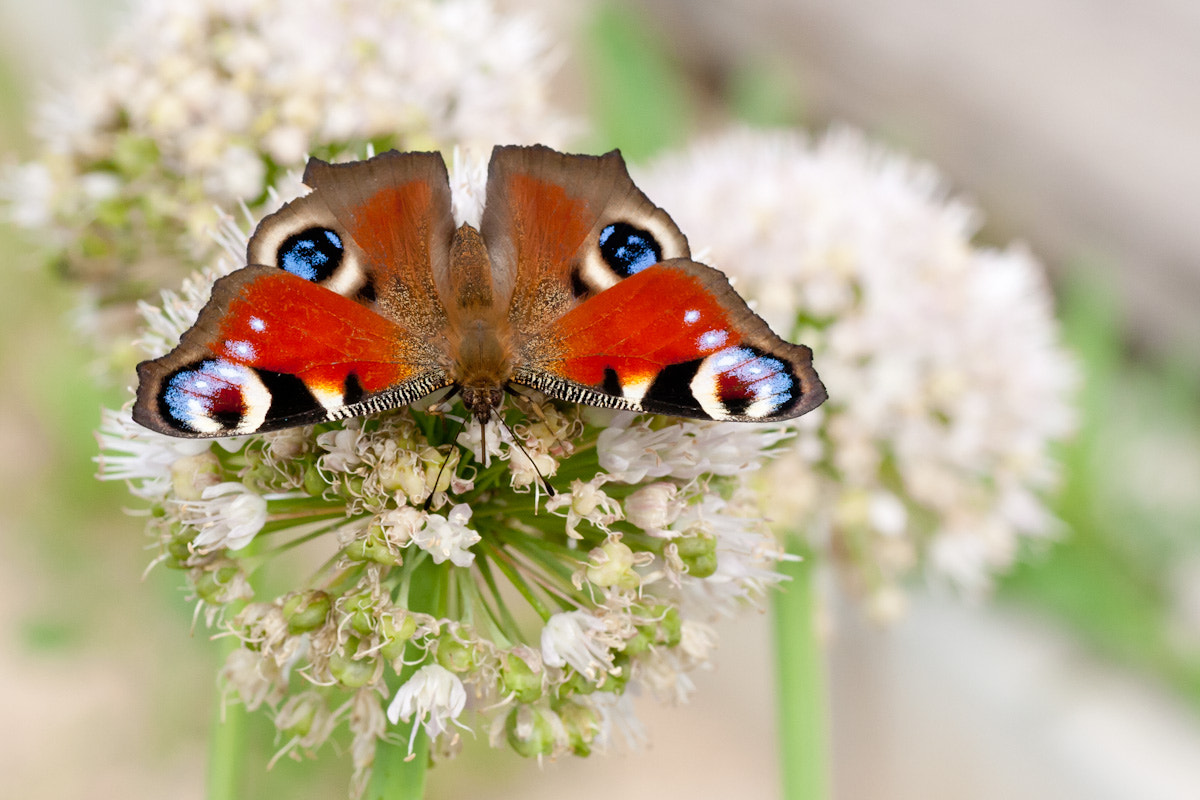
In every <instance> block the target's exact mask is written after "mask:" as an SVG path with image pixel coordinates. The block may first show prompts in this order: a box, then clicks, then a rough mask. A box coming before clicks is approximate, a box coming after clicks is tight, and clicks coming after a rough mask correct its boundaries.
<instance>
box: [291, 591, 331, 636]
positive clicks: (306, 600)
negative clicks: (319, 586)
mask: <svg viewBox="0 0 1200 800" xmlns="http://www.w3.org/2000/svg"><path fill="white" fill-rule="evenodd" d="M331 607H332V604H331V603H330V601H329V595H327V594H325V592H322V591H316V590H314V591H307V592H296V593H294V594H290V595H288V596H287V597H286V598H284V601H283V618H284V619H285V620H287V627H288V633H291V634H298V633H307V632H309V631H315V630H316V629H317V628H319V627H321V626H322V625H324V624H325V619H326V617H328V616H329V609H330V608H331Z"/></svg>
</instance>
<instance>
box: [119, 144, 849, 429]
mask: <svg viewBox="0 0 1200 800" xmlns="http://www.w3.org/2000/svg"><path fill="white" fill-rule="evenodd" d="M304 183H305V184H306V185H307V186H309V187H310V188H311V190H312V191H311V192H309V193H308V194H307V195H305V196H303V197H300V198H299V199H297V200H294V201H292V202H290V203H288V204H287V205H285V206H284V207H283V208H281V209H280V210H279V211H276V212H275V213H273V214H271V215H270V216H267V217H265V218H264V219H263V220H262V222H261V223H260V224H259V226H258V228H257V229H256V230H255V232H254V234H253V236H252V237H251V238H250V241H249V245H248V248H247V254H246V263H247V264H248V265H249V266H246V267H243V268H241V269H239V270H236V271H234V272H232V273H230V274H229V275H227V276H225V277H223V278H221V279H219V280H218V281H216V283H215V284H214V285H213V289H212V297H211V299H210V300H209V301H208V303H207V305H205V306H204V308H203V309H202V310H201V312H200V315H199V317H198V319H197V320H196V323H195V325H194V326H193V327H192V328H191V329H189V330H188V331H187V332H185V333H184V334H183V336H182V337H181V339H180V342H179V345H178V346H177V347H176V348H175V349H174V350H172V351H171V352H169V353H167V354H166V355H165V356H163V357H161V358H157V359H154V360H150V361H143V362H142V363H141V364H139V365H138V367H137V372H138V390H137V399H136V402H135V405H134V407H133V418H134V419H135V420H136V421H137V422H139V423H140V424H142V425H144V426H145V427H147V428H150V429H152V430H155V431H159V432H161V433H165V434H169V435H172V436H183V437H215V436H233V435H241V434H251V433H258V432H263V431H271V430H277V429H280V428H287V427H292V426H297V425H309V424H313V423H319V422H324V421H328V420H338V419H345V418H348V417H354V416H359V415H363V414H370V413H374V412H379V411H384V410H388V409H394V408H397V407H400V406H404V405H408V404H410V403H412V402H414V401H416V400H418V399H420V398H422V397H425V396H426V395H429V394H431V393H433V392H436V391H438V390H440V389H444V388H446V387H452V391H453V392H456V393H457V394H458V396H459V397H461V399H462V402H463V404H464V406H465V407H466V408H467V410H468V411H469V412H470V413H471V414H472V415H473V416H474V417H475V418H476V419H478V420H479V421H480V422H481V423H486V422H487V421H488V420H489V419H490V418H491V417H492V416H493V415H494V414H496V413H497V411H498V409H499V408H500V406H501V405H502V403H503V400H504V395H505V392H506V391H515V389H514V388H513V387H527V388H529V389H533V390H536V391H537V392H540V393H542V394H544V395H546V396H548V397H551V398H555V399H558V400H564V401H569V402H572V403H582V404H586V405H591V406H599V407H602V408H611V409H625V410H630V411H640V412H649V413H654V414H667V415H671V416H676V417H690V418H699V419H713V420H734V421H743V422H769V421H777V420H784V419H789V418H792V417H796V416H799V415H800V414H804V413H805V412H807V411H811V410H812V409H814V408H816V407H817V406H818V405H820V404H821V402H822V401H824V400H825V397H826V394H825V389H824V387H823V386H822V384H821V381H820V379H819V378H818V377H817V374H816V372H815V371H814V370H813V367H812V351H811V350H810V349H809V348H808V347H805V346H803V345H795V344H789V343H788V342H786V341H784V340H783V339H781V338H779V337H778V336H776V335H775V334H774V333H772V332H771V330H770V328H768V327H767V325H766V323H765V322H763V320H762V319H760V318H759V317H758V316H756V315H755V314H754V312H752V311H751V310H750V308H749V307H748V306H747V305H746V302H745V301H744V300H742V298H741V297H739V296H738V294H737V293H736V292H735V291H734V290H733V288H732V287H731V286H730V284H729V281H728V280H727V279H726V278H725V276H724V275H723V274H721V273H720V272H718V271H717V270H715V269H713V268H711V267H707V266H704V265H703V264H698V263H696V262H694V261H691V260H690V258H689V255H690V253H689V250H688V244H687V239H686V238H685V237H684V235H683V234H682V233H681V232H680V230H679V228H677V227H676V225H675V223H674V222H672V221H671V218H670V217H669V216H668V215H667V213H666V212H665V211H663V210H662V209H661V208H658V207H657V206H655V205H654V203H652V202H651V201H650V200H649V199H648V198H647V197H646V196H645V195H644V194H642V192H641V191H640V190H638V188H637V187H636V186H634V184H633V181H632V180H631V179H630V177H629V173H628V171H627V170H626V168H625V162H624V161H623V160H622V158H621V155H620V153H619V151H615V150H614V151H612V152H610V153H608V154H607V155H603V156H587V155H568V154H563V153H559V152H556V151H554V150H551V149H550V148H548V147H544V146H541V145H537V146H533V147H517V146H507V147H497V148H495V149H494V150H493V152H492V156H491V161H490V164H489V167H488V178H487V189H486V197H485V204H484V209H483V215H482V220H481V222H480V226H479V228H478V229H476V228H474V227H472V226H470V225H466V224H464V225H456V224H455V220H454V215H453V213H452V208H451V195H450V184H449V177H448V173H447V171H446V165H445V162H444V161H443V160H442V157H441V155H440V154H438V153H399V152H396V151H390V152H387V153H382V154H380V155H377V156H374V157H373V158H370V159H367V160H365V161H358V162H352V163H347V164H329V163H326V162H324V161H321V160H319V159H315V158H314V159H311V160H310V161H309V162H308V165H307V167H306V169H305V171H304ZM731 201H732V199H731ZM731 213H736V208H735V207H734V203H733V202H731Z"/></svg>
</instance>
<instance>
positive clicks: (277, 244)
mask: <svg viewBox="0 0 1200 800" xmlns="http://www.w3.org/2000/svg"><path fill="white" fill-rule="evenodd" d="M304 183H305V184H306V185H308V186H310V187H311V188H312V190H313V191H312V192H310V193H309V194H307V195H305V196H304V197H301V198H299V199H297V200H293V201H292V202H290V203H288V204H287V205H285V206H284V207H283V208H281V209H280V210H279V211H277V212H275V213H274V214H271V215H270V216H268V217H266V218H264V219H263V221H262V222H261V223H260V224H259V226H258V229H257V230H256V231H255V233H254V235H253V236H252V237H251V239H250V243H249V246H248V247H247V253H246V257H247V262H246V263H248V264H262V265H267V266H275V267H279V268H281V269H284V270H286V271H289V272H292V273H293V274H295V275H297V276H299V277H301V278H304V279H305V280H307V281H310V282H312V283H315V284H317V285H319V286H322V287H324V288H326V289H329V290H331V291H333V292H336V293H338V294H341V295H343V296H345V297H349V298H351V299H353V300H355V301H356V302H358V303H360V304H362V305H366V306H367V307H369V308H372V309H373V310H375V311H376V312H378V313H379V314H382V315H383V316H385V317H388V318H389V319H391V320H392V321H394V322H397V323H399V324H401V325H402V326H403V327H404V328H406V329H407V330H409V331H411V332H412V333H413V334H414V335H416V336H418V337H421V338H424V339H426V340H428V339H429V338H430V337H433V336H435V335H436V334H438V333H440V332H441V330H442V329H443V328H444V327H445V313H444V311H443V306H442V303H441V301H440V299H439V293H438V285H439V284H441V285H444V284H445V276H446V275H447V274H448V272H449V269H450V265H449V252H450V251H449V248H450V241H451V238H452V237H453V235H454V217H453V214H452V213H451V204H450V184H449V178H448V176H447V173H446V164H445V162H444V161H443V160H442V157H441V155H440V154H438V153H398V152H395V151H389V152H386V153H381V154H380V155H377V156H375V157H373V158H370V159H367V160H366V161H356V162H352V163H348V164H327V163H326V162H324V161H321V160H320V159H316V158H314V159H310V160H309V162H308V166H307V168H306V169H305V170H304Z"/></svg>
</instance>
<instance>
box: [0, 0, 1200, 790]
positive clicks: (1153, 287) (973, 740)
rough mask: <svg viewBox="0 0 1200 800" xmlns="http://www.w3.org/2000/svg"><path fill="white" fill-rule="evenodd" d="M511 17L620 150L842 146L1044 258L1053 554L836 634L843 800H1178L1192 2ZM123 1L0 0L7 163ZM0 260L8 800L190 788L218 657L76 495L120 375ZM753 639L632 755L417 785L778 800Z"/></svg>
mask: <svg viewBox="0 0 1200 800" xmlns="http://www.w3.org/2000/svg"><path fill="white" fill-rule="evenodd" d="M506 5H509V6H518V5H519V6H521V7H526V6H529V5H531V4H528V3H521V4H518V3H516V2H509V3H507V4H506ZM532 5H533V6H534V7H537V8H539V9H540V10H541V11H542V12H543V13H544V14H545V15H546V19H547V24H548V25H550V26H551V27H552V28H553V29H554V31H555V34H556V36H557V38H559V39H560V40H561V41H562V42H564V54H565V56H566V58H565V67H564V70H563V74H562V76H561V78H560V79H559V83H560V86H559V96H560V98H561V99H562V101H563V102H565V103H567V104H569V105H571V106H572V107H573V108H574V109H575V110H576V111H577V112H578V113H580V114H581V115H585V116H586V117H587V118H588V119H589V121H590V122H591V123H592V124H593V125H594V126H595V128H596V129H597V130H598V131H599V134H598V135H599V136H600V138H602V139H603V140H604V141H605V142H612V141H616V142H619V143H620V144H621V146H622V148H623V150H624V151H625V152H626V154H627V156H630V157H631V158H633V159H639V158H644V157H646V156H648V155H650V154H652V153H654V152H656V151H658V150H660V149H662V148H664V147H667V146H671V145H675V144H680V143H682V142H683V141H685V140H686V139H687V138H689V137H690V136H692V135H694V134H695V133H696V132H699V131H703V130H706V129H709V128H712V127H714V126H718V125H720V124H721V123H723V122H725V121H727V120H729V119H731V118H738V119H742V120H746V121H749V122H752V123H761V124H790V125H800V126H803V127H805V128H808V129H810V130H814V131H817V130H821V129H823V128H824V127H825V126H826V125H828V124H830V123H831V122H849V123H851V124H854V125H856V126H859V127H862V128H864V129H865V130H867V131H868V132H869V133H871V134H872V135H873V136H875V137H876V138H878V139H881V140H883V141H885V142H888V143H890V144H892V145H893V146H895V147H897V148H898V149H900V150H903V151H906V152H908V153H911V154H912V155H914V156H918V157H921V158H924V159H927V160H929V161H931V162H933V163H934V164H936V165H937V166H938V167H939V168H940V169H941V170H942V171H943V172H944V173H945V174H946V175H947V176H948V178H949V179H950V181H951V182H952V185H953V187H954V189H955V191H960V192H962V193H964V194H966V195H968V196H971V197H974V198H975V199H976V200H977V201H978V203H979V205H980V207H981V208H982V209H983V211H984V212H985V214H986V216H987V227H986V229H985V231H984V234H983V236H982V241H983V242H985V243H986V242H995V243H1005V242H1008V241H1010V240H1011V239H1013V238H1019V239H1022V240H1024V241H1027V242H1028V243H1029V245H1030V246H1031V247H1032V249H1033V250H1034V251H1035V252H1036V253H1038V254H1039V256H1040V257H1041V258H1042V259H1043V260H1044V261H1045V262H1046V264H1047V266H1048V268H1049V269H1050V270H1051V273H1052V278H1053V280H1054V284H1055V288H1056V292H1057V296H1058V301H1059V308H1060V316H1061V318H1062V320H1063V324H1064V328H1065V333H1066V337H1067V339H1068V341H1069V343H1070V344H1071V346H1072V348H1073V349H1074V350H1075V352H1076V353H1077V354H1078V357H1079V359H1080V361H1081V363H1082V365H1083V369H1084V372H1085V374H1086V386H1085V388H1084V389H1083V391H1082V396H1081V406H1082V409H1083V422H1082V427H1081V431H1080V433H1079V435H1078V437H1077V438H1076V440H1075V442H1074V443H1073V444H1072V445H1071V446H1070V447H1069V448H1067V449H1066V450H1065V451H1064V453H1063V459H1064V463H1065V464H1066V467H1067V475H1066V481H1065V487H1064V490H1063V492H1062V494H1061V497H1060V498H1058V500H1057V502H1056V509H1057V511H1058V513H1059V514H1060V516H1061V517H1062V518H1063V519H1064V520H1065V521H1066V523H1067V530H1065V531H1064V533H1063V535H1062V536H1061V538H1060V540H1059V541H1058V542H1056V543H1055V544H1054V545H1053V546H1052V547H1047V548H1045V549H1042V550H1039V551H1037V552H1030V553H1028V554H1027V556H1026V557H1025V558H1024V559H1023V561H1022V563H1021V565H1020V566H1019V567H1018V568H1017V569H1016V570H1015V571H1014V572H1013V573H1012V574H1010V575H1009V576H1007V577H1006V578H1004V579H1003V580H1002V582H1001V585H1000V586H999V588H998V592H997V594H996V597H995V598H994V600H993V601H991V602H989V603H987V604H967V603H964V602H963V601H962V600H961V599H959V598H956V597H952V596H946V595H944V594H940V593H938V592H934V591H931V590H928V589H924V588H922V587H921V586H914V587H913V592H914V594H913V598H914V599H913V603H912V607H911V610H910V613H909V614H908V616H907V617H906V618H904V619H902V620H901V621H899V622H898V623H896V624H895V625H894V626H892V627H891V628H889V629H886V630H880V629H878V628H875V627H873V626H871V625H869V624H868V623H865V622H863V621H862V620H861V619H860V615H859V614H858V613H857V612H856V611H855V610H853V609H851V608H847V609H845V610H844V612H845V613H835V614H834V620H835V622H834V630H833V632H832V636H831V640H830V642H831V648H830V674H831V678H832V697H831V710H832V719H833V753H834V785H835V790H836V796H837V797H838V798H846V799H848V800H874V799H875V798H879V799H880V800H883V798H900V799H905V798H914V799H915V798H922V799H923V800H937V799H940V798H947V800H949V799H951V798H981V799H987V798H1010V797H1014V796H1020V797H1025V798H1052V797H1053V798H1089V799H1091V798H1102V799H1108V798H1112V800H1118V799H1121V798H1139V800H1141V799H1143V798H1155V799H1157V798H1162V799H1163V800H1167V798H1171V799H1172V800H1174V799H1175V798H1179V799H1180V800H1183V798H1195V797H1198V796H1200V403H1198V400H1200V369H1198V367H1200V313H1198V312H1200V225H1198V224H1197V223H1196V211H1195V209H1196V206H1195V205H1193V204H1194V203H1195V202H1196V200H1195V199H1196V198H1197V197H1200V146H1198V144H1197V142H1200V102H1197V94H1196V87H1197V86H1200V10H1198V9H1197V8H1196V7H1195V5H1194V4H1193V3H1189V2H1185V0H1144V2H1141V3H1137V4H1134V3H1122V2H1116V1H1115V0H1110V2H1106V3H1095V2H1082V1H1081V0H1043V1H1042V2H1028V0H1026V1H1025V2H1008V3H996V2H987V0H962V1H961V2H958V3H954V4H939V5H938V7H937V8H936V10H935V9H933V8H932V7H931V6H930V5H929V4H927V3H921V2H917V0H886V2H885V1H884V0H865V1H864V2H858V3H845V4H837V3H822V2H810V0H786V1H785V0H738V1H737V2H736V3H735V2H721V1H720V0H698V1H696V0H693V1H691V2H688V1H686V0H641V1H640V2H625V3H600V4H594V3H587V4H571V6H570V8H567V7H566V5H567V4H561V5H559V4H551V3H534V4H532ZM122 10H123V4H122V3H119V2H114V0H104V1H103V2H95V0H40V2H38V3H36V4H27V3H20V2H16V0H0V156H2V157H4V158H9V157H13V156H16V157H22V156H29V155H31V154H32V152H33V150H32V141H31V139H30V138H29V134H28V128H27V123H28V120H29V117H30V113H31V110H32V108H33V104H34V102H35V100H36V98H37V97H39V96H41V95H43V94H44V93H45V90H46V89H47V88H48V87H51V86H54V85H56V84H59V83H61V82H64V81H66V80H68V78H69V76H70V74H71V71H72V69H80V68H83V67H84V66H85V65H86V63H87V57H88V55H89V54H90V53H93V52H95V51H96V49H97V48H98V47H99V46H100V45H101V44H102V43H103V42H104V41H105V39H106V36H107V35H108V34H109V33H110V32H111V31H112V30H113V28H114V27H115V26H116V25H117V24H118V23H119V20H120V17H121V12H122ZM0 244H2V246H3V250H4V252H6V253H7V254H8V257H7V258H6V259H5V262H4V265H3V266H2V267H0V274H2V275H3V276H4V278H5V280H6V282H7V285H6V287H5V290H4V291H0V376H2V378H3V381H4V387H3V391H0V441H4V442H5V443H6V446H8V447H9V450H8V453H9V456H8V459H7V460H0V548H2V552H3V558H2V559H0V708H2V709H4V711H3V714H4V717H5V721H6V723H7V724H6V725H5V726H4V728H3V731H2V732H0V737H3V745H4V746H3V747H0V794H2V795H4V796H7V797H29V798H43V797H44V798H51V797H55V798H56V797H65V796H89V797H101V798H118V797H119V798H129V797H164V796H170V797H179V798H199V797H202V796H203V776H204V766H205V748H206V741H205V737H206V731H207V730H208V726H209V709H210V707H211V692H212V691H213V690H214V687H215V680H214V675H215V667H216V663H215V655H214V653H213V652H212V648H211V647H210V646H209V645H208V642H207V641H206V637H205V636H204V634H203V633H201V632H197V633H196V634H195V635H189V630H190V615H191V609H190V607H189V606H188V604H187V603H185V602H184V600H183V598H182V595H181V593H180V590H179V588H178V586H179V582H178V581H177V576H175V575H173V574H172V573H170V572H169V571H167V570H156V571H153V572H151V573H149V574H148V575H145V576H143V570H144V568H145V565H146V561H147V556H146V554H145V553H144V552H143V550H142V545H143V543H144V540H143V538H142V532H141V524H140V522H139V521H138V520H136V519H130V518H129V517H128V516H125V515H124V514H123V513H122V509H121V504H122V503H123V502H125V501H126V498H127V494H126V493H125V491H124V490H123V489H122V487H119V486H113V485H101V484H99V483H97V482H95V481H94V480H93V478H92V475H93V472H94V465H93V464H92V463H91V458H92V457H93V455H94V453H95V447H94V443H93V440H92V437H91V431H92V430H93V429H94V428H95V427H96V425H97V424H98V420H99V409H100V407H101V405H104V404H107V405H110V406H116V405H119V404H120V403H121V402H123V400H124V395H123V393H122V390H121V388H122V387H110V388H108V389H98V388H96V386H95V385H94V381H93V380H92V378H91V375H90V372H89V369H90V368H89V360H90V358H91V355H90V353H89V352H87V351H86V348H83V347H81V346H80V344H79V340H78V338H77V337H76V336H75V334H73V332H72V331H71V327H70V322H69V311H70V309H71V305H72V298H71V294H70V292H69V290H68V289H67V288H65V287H64V286H63V285H62V284H61V283H59V282H57V281H56V280H55V278H54V276H53V275H52V274H50V273H49V272H47V271H46V270H45V269H43V268H42V267H41V265H40V263H39V261H38V259H37V258H36V257H35V243H32V242H29V241H28V240H27V239H23V238H22V237H21V236H19V235H18V234H17V233H15V232H14V231H12V230H10V229H8V228H0ZM833 591H834V594H835V596H836V590H833ZM836 605H837V603H836V601H835V606H836ZM837 610H838V609H836V608H835V611H837ZM767 623H768V621H767V620H766V618H765V617H762V618H754V619H750V620H745V619H743V620H741V621H739V623H738V624H737V625H736V626H726V628H725V629H724V630H723V631H722V646H721V649H720V652H719V653H718V656H717V663H718V669H717V670H715V671H714V672H711V673H706V674H702V675H700V676H699V678H698V681H697V682H698V684H699V691H698V692H697V694H696V697H695V699H694V700H693V702H692V703H691V704H690V705H688V706H686V707H683V708H663V707H660V706H658V705H656V704H655V703H653V702H645V703H643V704H642V705H641V713H642V716H643V719H644V720H645V722H646V724H647V727H648V729H649V731H650V734H651V737H652V740H653V744H652V746H651V748H650V749H649V750H648V751H647V752H644V753H640V754H632V755H621V756H615V757H608V758H593V759H591V760H588V761H582V760H566V761H563V762H561V763H558V764H554V765H550V766H547V767H545V768H544V769H543V770H541V771H540V772H539V769H538V767H537V766H536V765H534V764H530V763H524V762H520V761H518V760H517V759H516V758H515V757H513V756H512V755H511V754H510V753H508V752H492V751H489V750H488V749H487V748H486V747H485V746H484V742H483V741H482V740H483V739H485V738H486V736H485V734H482V733H481V734H480V736H479V739H480V740H479V741H477V742H476V743H475V744H472V745H469V746H468V748H469V750H470V751H471V752H469V753H467V754H466V755H465V756H464V757H463V758H461V759H459V760H458V761H456V762H453V763H451V764H447V765H444V766H443V767H441V768H439V769H437V770H435V771H434V772H433V773H432V776H431V790H430V796H431V797H434V798H436V797H452V796H464V795H465V796H471V797H513V796H521V797H528V798H540V797H546V798H549V797H561V796H563V795H568V794H569V795H570V796H572V797H590V796H597V797H599V796H613V793H617V794H618V795H619V796H622V797H629V798H634V797H690V798H709V797H713V798H716V797H728V796H740V797H755V798H758V797H763V798H770V797H774V796H777V792H778V789H777V788H776V787H777V780H776V765H775V754H774V750H773V747H774V740H775V737H774V729H773V726H774V721H773V716H772V714H773V702H774V701H773V697H772V693H771V684H772V676H771V662H770V650H769V640H770V637H769V630H768V629H769V625H768V624H767ZM258 722H259V723H260V730H259V732H258V735H257V737H256V744H255V745H254V746H255V747H256V748H259V749H261V750H262V751H263V753H264V757H263V758H262V759H261V760H262V761H265V760H266V758H267V757H269V753H270V751H271V740H270V731H269V729H268V728H269V725H268V723H267V722H266V721H265V720H262V719H259V720H258ZM319 763H320V765H321V771H320V773H319V774H318V776H317V778H316V779H315V780H314V779H313V776H312V772H311V771H309V770H307V769H296V768H295V767H294V766H293V765H292V763H291V762H289V761H286V760H285V761H282V762H281V763H280V764H279V765H277V766H276V767H275V769H274V770H273V771H272V772H271V773H269V774H258V773H257V772H255V771H254V770H253V769H252V770H251V772H252V773H253V774H252V775H251V781H252V783H253V786H254V792H255V794H252V795H250V796H273V795H279V796H284V794H285V793H286V796H291V797H338V796H342V795H343V793H344V791H345V785H346V781H347V776H348V768H347V767H345V766H339V765H338V764H337V759H335V758H329V757H326V758H322V760H321V761H320V762H319Z"/></svg>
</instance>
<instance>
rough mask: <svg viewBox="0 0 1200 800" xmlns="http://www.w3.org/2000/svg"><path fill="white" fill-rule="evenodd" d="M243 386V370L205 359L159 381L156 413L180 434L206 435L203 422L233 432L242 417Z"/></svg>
mask: <svg viewBox="0 0 1200 800" xmlns="http://www.w3.org/2000/svg"><path fill="white" fill-rule="evenodd" d="M243 382H244V368H243V367H240V366H237V365H233V364H230V363H228V362H225V361H220V360H218V359H215V358H206V359H203V360H201V361H197V362H196V363H194V364H188V365H187V366H185V367H180V368H179V369H177V370H175V371H174V372H172V373H171V374H170V375H168V376H167V377H166V378H165V379H164V380H163V382H162V386H163V388H162V391H161V392H160V393H159V395H158V412H159V414H160V415H161V417H162V418H163V419H164V420H167V422H168V423H170V425H171V427H173V428H175V429H177V430H181V431H188V432H192V433H200V432H207V431H206V427H207V426H206V425H205V421H211V422H213V423H216V425H217V426H218V427H219V429H220V430H224V431H230V430H233V429H234V428H236V427H237V426H238V425H239V424H240V423H241V421H242V419H243V417H245V415H246V400H245V396H244V395H243V393H242V385H243Z"/></svg>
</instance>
